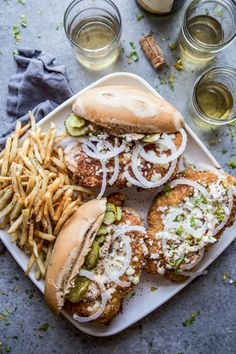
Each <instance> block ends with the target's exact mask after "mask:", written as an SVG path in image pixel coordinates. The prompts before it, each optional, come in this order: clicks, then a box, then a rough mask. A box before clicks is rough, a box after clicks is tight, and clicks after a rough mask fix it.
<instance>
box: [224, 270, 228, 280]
mask: <svg viewBox="0 0 236 354" xmlns="http://www.w3.org/2000/svg"><path fill="white" fill-rule="evenodd" d="M227 279H229V273H226V272H225V273H224V274H223V280H227Z"/></svg>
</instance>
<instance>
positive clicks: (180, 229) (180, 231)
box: [176, 225, 184, 236]
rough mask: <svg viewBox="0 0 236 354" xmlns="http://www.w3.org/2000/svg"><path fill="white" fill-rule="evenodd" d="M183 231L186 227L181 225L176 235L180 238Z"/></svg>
mask: <svg viewBox="0 0 236 354" xmlns="http://www.w3.org/2000/svg"><path fill="white" fill-rule="evenodd" d="M183 231H184V227H183V225H180V226H179V227H178V229H177V230H176V234H177V235H178V236H180V235H182V233H183Z"/></svg>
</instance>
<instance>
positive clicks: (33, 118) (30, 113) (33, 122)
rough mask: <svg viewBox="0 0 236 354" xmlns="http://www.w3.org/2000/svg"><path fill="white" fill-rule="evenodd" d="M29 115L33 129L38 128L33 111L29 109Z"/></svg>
mask: <svg viewBox="0 0 236 354" xmlns="http://www.w3.org/2000/svg"><path fill="white" fill-rule="evenodd" d="M29 117H30V123H31V129H32V131H35V130H36V121H35V117H34V115H33V113H32V112H31V111H29Z"/></svg>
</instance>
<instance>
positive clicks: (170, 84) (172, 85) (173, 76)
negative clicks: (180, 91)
mask: <svg viewBox="0 0 236 354" xmlns="http://www.w3.org/2000/svg"><path fill="white" fill-rule="evenodd" d="M174 81H175V75H174V74H172V75H170V76H169V79H168V83H169V87H170V89H171V90H172V91H174V89H175V88H174Z"/></svg>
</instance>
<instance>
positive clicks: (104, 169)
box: [97, 160, 107, 199]
mask: <svg viewBox="0 0 236 354" xmlns="http://www.w3.org/2000/svg"><path fill="white" fill-rule="evenodd" d="M106 163H107V160H101V165H102V187H101V191H100V193H99V194H98V196H97V199H101V198H102V196H103V194H104V193H105V190H106V185H107V167H106Z"/></svg>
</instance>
